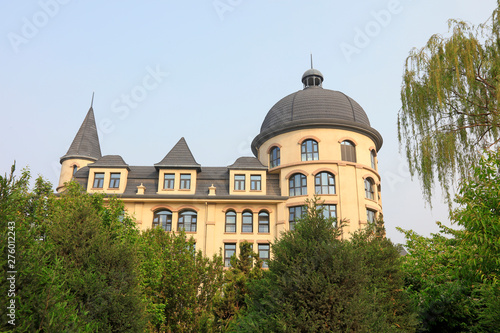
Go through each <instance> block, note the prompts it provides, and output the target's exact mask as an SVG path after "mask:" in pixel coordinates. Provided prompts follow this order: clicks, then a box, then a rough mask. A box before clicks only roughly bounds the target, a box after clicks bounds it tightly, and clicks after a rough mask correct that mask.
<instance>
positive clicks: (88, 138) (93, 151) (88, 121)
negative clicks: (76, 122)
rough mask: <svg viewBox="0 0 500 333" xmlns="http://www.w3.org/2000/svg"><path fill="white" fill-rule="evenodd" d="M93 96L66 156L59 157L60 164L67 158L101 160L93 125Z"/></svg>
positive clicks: (95, 128)
mask: <svg viewBox="0 0 500 333" xmlns="http://www.w3.org/2000/svg"><path fill="white" fill-rule="evenodd" d="M93 104H94V94H92V101H91V104H90V109H89V111H88V112H87V116H86V117H85V119H84V120H83V123H82V125H81V126H80V129H79V130H78V133H76V136H75V139H74V140H73V143H72V144H71V146H70V147H69V149H68V152H67V153H66V155H64V156H63V157H61V161H60V162H61V163H62V162H63V161H64V160H67V159H69V158H82V159H88V160H92V161H96V160H98V159H99V158H101V156H102V155H101V147H100V145H99V137H98V135H97V126H96V123H95V117H94V109H92V106H93Z"/></svg>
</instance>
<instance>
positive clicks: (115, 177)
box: [109, 173, 120, 188]
mask: <svg viewBox="0 0 500 333" xmlns="http://www.w3.org/2000/svg"><path fill="white" fill-rule="evenodd" d="M119 187H120V174H119V173H112V174H111V178H110V179H109V188H119Z"/></svg>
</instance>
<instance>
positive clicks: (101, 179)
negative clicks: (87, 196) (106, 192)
mask: <svg viewBox="0 0 500 333" xmlns="http://www.w3.org/2000/svg"><path fill="white" fill-rule="evenodd" d="M98 176H99V177H98ZM99 185H100V186H99ZM92 188H104V172H95V173H94V183H93V185H92Z"/></svg>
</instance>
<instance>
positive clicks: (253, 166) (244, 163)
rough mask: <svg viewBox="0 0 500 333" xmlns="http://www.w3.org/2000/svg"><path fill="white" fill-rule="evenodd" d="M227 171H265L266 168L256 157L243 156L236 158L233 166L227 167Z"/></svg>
mask: <svg viewBox="0 0 500 333" xmlns="http://www.w3.org/2000/svg"><path fill="white" fill-rule="evenodd" d="M228 169H239V170H242V169H248V170H267V167H266V166H264V165H262V163H260V161H259V160H258V159H257V158H256V157H253V156H248V157H246V156H245V157H240V158H238V159H237V160H236V161H235V162H234V163H233V164H231V165H230V166H228Z"/></svg>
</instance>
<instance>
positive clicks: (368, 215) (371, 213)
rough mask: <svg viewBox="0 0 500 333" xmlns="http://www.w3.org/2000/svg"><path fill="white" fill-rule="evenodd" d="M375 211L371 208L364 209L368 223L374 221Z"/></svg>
mask: <svg viewBox="0 0 500 333" xmlns="http://www.w3.org/2000/svg"><path fill="white" fill-rule="evenodd" d="M376 214H377V212H376V211H374V210H371V209H367V210H366V219H367V221H368V222H369V223H375V220H376Z"/></svg>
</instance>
